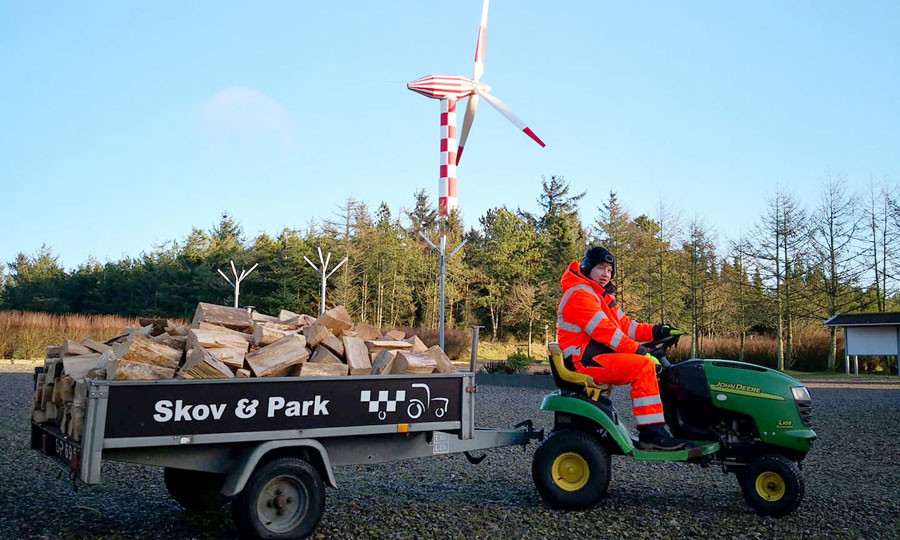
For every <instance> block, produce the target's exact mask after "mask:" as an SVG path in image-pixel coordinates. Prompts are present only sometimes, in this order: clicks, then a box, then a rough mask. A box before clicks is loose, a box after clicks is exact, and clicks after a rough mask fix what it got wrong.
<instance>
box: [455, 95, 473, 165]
mask: <svg viewBox="0 0 900 540" xmlns="http://www.w3.org/2000/svg"><path fill="white" fill-rule="evenodd" d="M477 108H478V94H472V95H471V96H469V101H468V103H467V104H466V116H465V117H463V125H462V132H460V134H459V143H458V144H457V150H456V164H457V165H459V159H460V158H461V157H462V153H463V147H464V146H465V145H466V139H468V138H469V130H470V129H472V121H474V120H475V109H477Z"/></svg>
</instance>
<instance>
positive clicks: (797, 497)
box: [738, 454, 806, 517]
mask: <svg viewBox="0 0 900 540" xmlns="http://www.w3.org/2000/svg"><path fill="white" fill-rule="evenodd" d="M738 481H739V482H740V483H741V492H742V493H743V495H744V500H746V501H747V504H749V505H750V506H752V507H753V509H754V510H756V511H757V512H758V513H760V514H762V515H764V516H773V517H781V516H784V515H787V514H790V513H791V512H793V511H794V510H796V509H797V507H798V506H800V501H802V500H803V494H804V492H805V491H806V486H805V484H804V482H803V475H802V474H801V473H800V469H799V468H798V467H797V464H796V463H794V462H793V461H791V460H789V459H788V458H786V457H784V456H780V455H778V454H767V455H764V456H761V457H758V458H756V459H755V460H753V461H751V462H750V463H749V464H748V465H747V468H746V469H745V470H744V471H743V473H742V474H740V475H738Z"/></svg>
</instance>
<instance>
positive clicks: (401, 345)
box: [366, 339, 412, 353]
mask: <svg viewBox="0 0 900 540" xmlns="http://www.w3.org/2000/svg"><path fill="white" fill-rule="evenodd" d="M366 347H368V348H369V352H370V353H377V352H381V351H393V350H399V351H408V350H410V349H412V343H407V342H405V341H396V340H387V339H379V340H375V341H367V342H366Z"/></svg>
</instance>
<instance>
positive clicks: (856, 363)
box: [853, 354, 859, 377]
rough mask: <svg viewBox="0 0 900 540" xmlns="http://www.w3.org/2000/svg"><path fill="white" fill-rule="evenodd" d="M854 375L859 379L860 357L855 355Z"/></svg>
mask: <svg viewBox="0 0 900 540" xmlns="http://www.w3.org/2000/svg"><path fill="white" fill-rule="evenodd" d="M853 374H854V375H856V376H857V377H859V356H857V355H855V354H854V355H853Z"/></svg>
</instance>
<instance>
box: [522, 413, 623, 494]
mask: <svg viewBox="0 0 900 540" xmlns="http://www.w3.org/2000/svg"><path fill="white" fill-rule="evenodd" d="M531 476H532V478H533V479H534V485H535V487H536V488H537V490H538V493H539V494H540V495H541V498H542V499H543V500H544V502H546V503H547V504H549V505H550V506H552V507H553V508H561V509H566V510H577V509H582V508H590V507H591V506H594V505H595V504H596V503H597V501H598V500H599V499H600V497H602V496H603V495H604V494H605V493H606V488H607V487H609V478H610V459H609V454H608V453H607V452H606V449H605V448H603V446H602V445H601V444H600V443H599V442H597V440H596V439H594V438H593V437H591V436H590V435H588V434H587V433H584V432H582V431H578V430H576V429H564V430H561V431H555V432H553V433H551V434H550V436H549V437H547V439H546V440H545V441H544V442H543V443H541V445H540V446H539V447H538V449H537V450H536V451H535V453H534V461H532V463H531Z"/></svg>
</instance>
